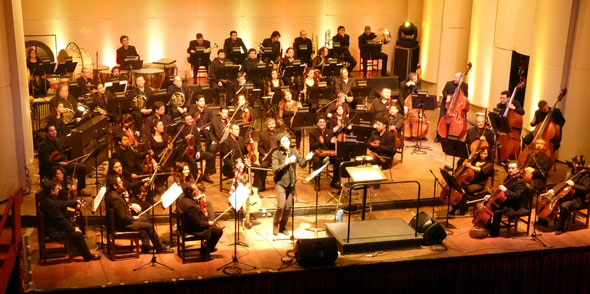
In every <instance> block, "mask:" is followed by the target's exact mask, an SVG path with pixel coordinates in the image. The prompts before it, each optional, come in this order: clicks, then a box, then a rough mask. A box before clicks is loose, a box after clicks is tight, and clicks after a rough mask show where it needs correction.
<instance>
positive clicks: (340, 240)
mask: <svg viewBox="0 0 590 294" xmlns="http://www.w3.org/2000/svg"><path fill="white" fill-rule="evenodd" d="M347 231H348V223H347V222H342V223H330V224H326V232H327V233H328V235H330V236H332V237H334V238H336V242H337V244H338V250H339V251H340V253H341V254H352V253H365V252H375V251H384V250H395V249H404V248H412V247H420V245H421V244H422V240H423V237H422V235H421V234H418V235H417V236H415V231H414V229H412V227H411V226H409V225H408V224H406V223H405V222H404V221H403V220H402V219H400V218H393V219H384V220H365V221H358V222H351V223H350V242H347Z"/></svg>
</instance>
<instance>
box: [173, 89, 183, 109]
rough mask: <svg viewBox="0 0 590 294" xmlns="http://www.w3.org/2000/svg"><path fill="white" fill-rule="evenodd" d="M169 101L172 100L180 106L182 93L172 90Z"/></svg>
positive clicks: (181, 104) (175, 104)
mask: <svg viewBox="0 0 590 294" xmlns="http://www.w3.org/2000/svg"><path fill="white" fill-rule="evenodd" d="M170 101H172V104H174V106H177V107H182V106H183V105H184V101H185V97H184V94H183V93H182V92H174V93H173V94H172V96H170Z"/></svg>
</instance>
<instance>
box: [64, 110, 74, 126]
mask: <svg viewBox="0 0 590 294" xmlns="http://www.w3.org/2000/svg"><path fill="white" fill-rule="evenodd" d="M74 116H76V113H75V112H74V110H72V109H71V108H64V112H63V113H62V114H61V117H62V118H63V121H64V123H65V124H70V123H72V122H73V121H74Z"/></svg>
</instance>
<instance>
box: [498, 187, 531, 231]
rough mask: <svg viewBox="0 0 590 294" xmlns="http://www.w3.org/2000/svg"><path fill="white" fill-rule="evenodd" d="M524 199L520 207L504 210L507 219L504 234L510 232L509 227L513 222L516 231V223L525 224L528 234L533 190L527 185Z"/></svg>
mask: <svg viewBox="0 0 590 294" xmlns="http://www.w3.org/2000/svg"><path fill="white" fill-rule="evenodd" d="M524 193H525V194H524V197H525V198H524V200H523V205H522V207H521V208H520V209H519V210H517V211H515V210H514V209H512V208H508V211H507V212H506V217H507V220H506V222H505V224H506V228H507V230H506V235H509V234H510V228H511V227H512V225H513V224H514V230H515V231H517V232H518V223H519V222H522V223H525V224H526V234H527V235H528V234H529V231H530V227H531V212H532V206H533V197H534V196H535V192H534V191H533V190H532V189H530V188H529V187H527V188H526V190H525V192H524Z"/></svg>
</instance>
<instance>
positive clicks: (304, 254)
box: [295, 237, 338, 267]
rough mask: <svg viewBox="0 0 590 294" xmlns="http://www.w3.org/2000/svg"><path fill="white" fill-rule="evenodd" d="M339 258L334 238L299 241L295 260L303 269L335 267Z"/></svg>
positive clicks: (296, 244)
mask: <svg viewBox="0 0 590 294" xmlns="http://www.w3.org/2000/svg"><path fill="white" fill-rule="evenodd" d="M336 258H338V247H337V245H336V239H335V238H333V237H327V238H315V239H298V240H297V242H296V243H295V259H296V260H297V263H298V264H299V265H300V266H302V267H313V266H325V265H333V264H334V262H335V261H336Z"/></svg>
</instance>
